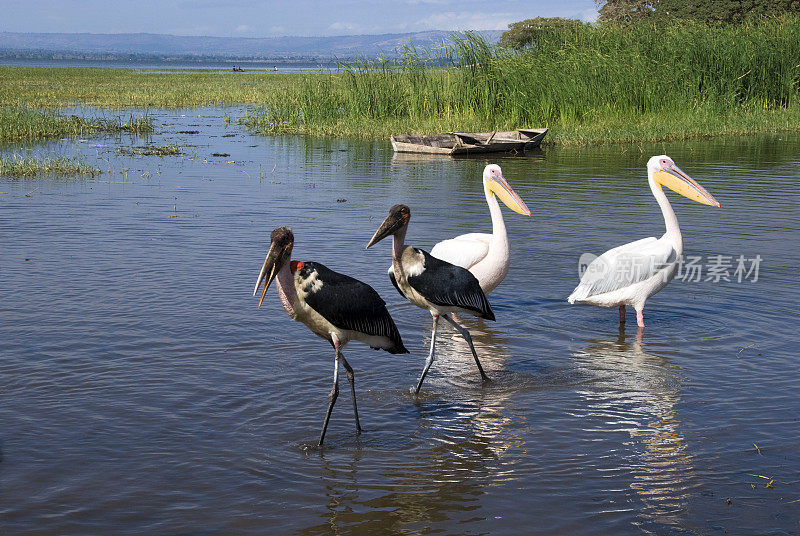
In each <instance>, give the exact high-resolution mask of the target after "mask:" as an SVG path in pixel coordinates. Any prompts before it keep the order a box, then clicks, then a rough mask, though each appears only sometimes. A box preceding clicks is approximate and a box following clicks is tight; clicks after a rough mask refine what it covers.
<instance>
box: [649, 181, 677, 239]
mask: <svg viewBox="0 0 800 536" xmlns="http://www.w3.org/2000/svg"><path fill="white" fill-rule="evenodd" d="M647 182H648V183H649V184H650V190H651V191H652V192H653V197H655V198H656V201H658V206H659V207H661V213H662V214H663V215H664V225H665V226H666V228H667V232H666V236H669V237H670V238H671V239H672V240H674V242H675V244H676V246H677V248H678V249H679V252H678V253H679V254H680V253H681V252H682V251H683V237H682V236H681V228H680V227H679V226H678V218H677V217H676V216H675V211H674V210H672V205H671V204H670V203H669V199H667V194H665V193H664V190H662V189H661V185H660V184H658V183H657V182H656V181H655V178H654V177H653V172H652V171H651V170H649V169H648V170H647Z"/></svg>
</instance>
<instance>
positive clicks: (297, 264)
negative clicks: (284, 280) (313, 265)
mask: <svg viewBox="0 0 800 536" xmlns="http://www.w3.org/2000/svg"><path fill="white" fill-rule="evenodd" d="M303 266H304V265H303V263H302V262H300V261H292V262H290V263H289V269H290V270H291V271H292V273H295V272H296V271H297V270H300V269H301V268H302V267H303Z"/></svg>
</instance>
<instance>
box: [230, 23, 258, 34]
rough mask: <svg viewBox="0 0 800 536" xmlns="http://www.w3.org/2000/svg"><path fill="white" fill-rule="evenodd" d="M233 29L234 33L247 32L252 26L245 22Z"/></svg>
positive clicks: (251, 29)
mask: <svg viewBox="0 0 800 536" xmlns="http://www.w3.org/2000/svg"><path fill="white" fill-rule="evenodd" d="M233 31H234V33H249V32H251V31H253V28H252V27H251V26H248V25H247V24H240V25H239V26H237V27H236V29H235V30H233Z"/></svg>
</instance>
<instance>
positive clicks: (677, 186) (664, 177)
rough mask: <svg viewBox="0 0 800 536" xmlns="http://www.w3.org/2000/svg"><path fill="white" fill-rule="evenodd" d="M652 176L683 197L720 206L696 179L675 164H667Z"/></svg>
mask: <svg viewBox="0 0 800 536" xmlns="http://www.w3.org/2000/svg"><path fill="white" fill-rule="evenodd" d="M653 178H654V179H655V181H656V182H657V183H658V184H662V185H664V186H666V187H667V188H669V189H670V190H673V191H675V192H677V193H679V194H681V195H682V196H684V197H687V198H689V199H691V200H692V201H697V202H698V203H702V204H704V205H711V206H713V207H720V206H722V205H720V203H719V201H717V200H716V199H714V196H713V195H711V194H710V193H708V191H707V190H706V189H705V188H703V187H702V186H700V183H698V182H697V181H696V180H694V179H693V178H691V177H690V176H689V175H687V174H686V173H685V172H684V171H683V170H682V169H681V168H679V167H678V166H676V165H675V164H671V165H668V166H667V167H665V168H662V169H661V170H659V171H656V172H655V173H654V174H653Z"/></svg>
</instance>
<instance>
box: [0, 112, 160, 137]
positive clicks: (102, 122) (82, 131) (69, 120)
mask: <svg viewBox="0 0 800 536" xmlns="http://www.w3.org/2000/svg"><path fill="white" fill-rule="evenodd" d="M152 130H153V125H152V123H151V122H150V120H149V119H148V118H147V117H139V118H133V117H132V118H131V119H130V121H129V122H127V123H122V122H120V121H117V120H114V119H101V118H82V117H78V116H76V115H72V116H69V117H64V116H62V115H59V114H57V113H55V112H52V111H48V110H33V109H31V108H27V107H10V106H4V107H0V141H4V142H19V141H33V140H40V139H45V138H60V137H75V136H84V135H90V134H98V133H105V134H114V133H120V132H126V133H130V134H146V133H148V132H151V131H152Z"/></svg>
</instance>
